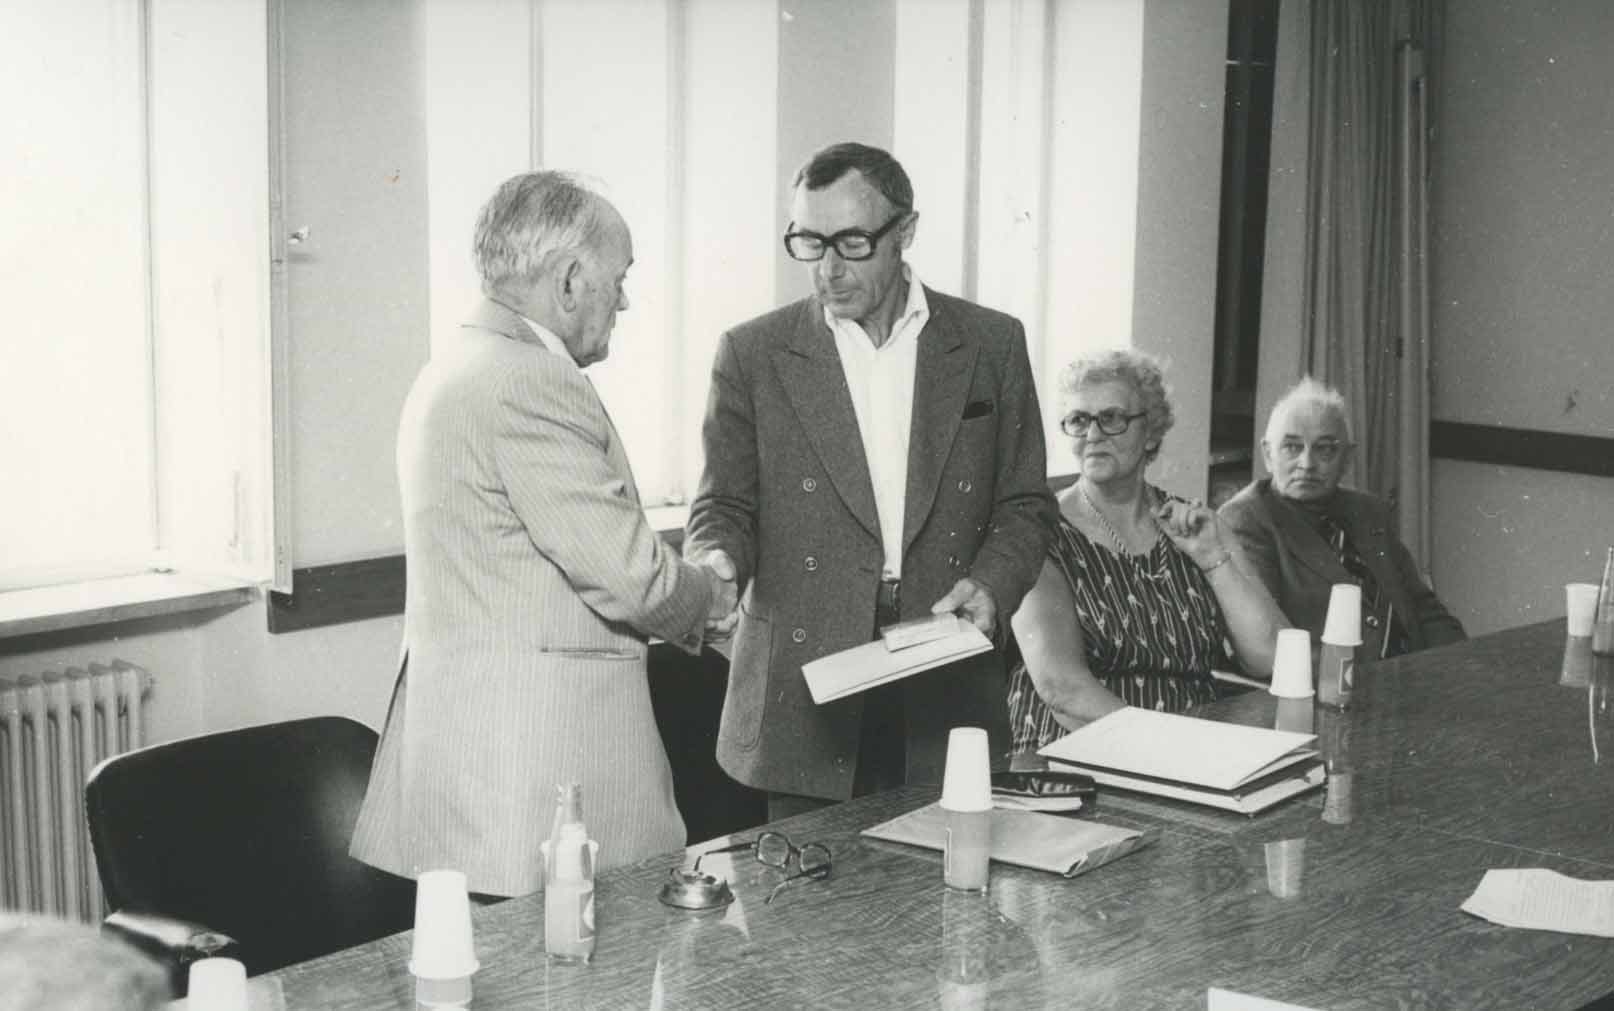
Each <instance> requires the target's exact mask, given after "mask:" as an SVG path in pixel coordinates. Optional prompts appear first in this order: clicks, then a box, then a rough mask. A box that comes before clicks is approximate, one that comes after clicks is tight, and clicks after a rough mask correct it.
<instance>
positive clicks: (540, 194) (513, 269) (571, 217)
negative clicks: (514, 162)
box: [471, 171, 608, 295]
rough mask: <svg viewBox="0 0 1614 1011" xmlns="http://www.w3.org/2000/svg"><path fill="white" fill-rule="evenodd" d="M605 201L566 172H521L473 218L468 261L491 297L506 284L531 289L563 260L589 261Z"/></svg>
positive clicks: (602, 220)
mask: <svg viewBox="0 0 1614 1011" xmlns="http://www.w3.org/2000/svg"><path fill="white" fill-rule="evenodd" d="M607 206H608V204H607V203H606V200H605V198H604V197H603V196H601V195H600V194H599V193H598V192H597V191H596V190H595V189H594V188H593V187H591V186H590V185H588V184H587V183H586V182H584V181H583V180H582V179H581V178H580V177H578V176H575V175H573V174H571V173H569V172H555V171H543V172H524V173H522V174H521V175H518V176H513V177H511V178H509V179H506V180H505V181H504V183H503V184H501V185H500V186H499V188H498V189H497V190H496V191H494V194H493V196H492V197H491V198H489V199H488V202H487V203H486V204H484V205H483V207H482V212H481V213H480V214H478V215H477V218H476V234H475V238H474V239H473V240H472V243H471V249H472V257H473V258H474V259H475V261H476V272H477V274H478V275H480V276H481V278H482V291H483V293H485V294H488V295H491V294H493V293H495V292H497V291H499V290H500V289H502V288H504V287H506V286H507V285H508V284H510V283H511V282H516V283H519V284H522V285H530V284H534V283H536V282H537V281H538V279H539V278H541V277H543V276H544V275H545V274H546V273H547V272H548V271H549V270H550V268H551V267H553V266H554V264H555V261H556V260H558V259H561V258H563V257H569V256H581V257H591V256H592V255H593V251H594V249H595V248H596V245H597V243H598V242H599V239H600V234H601V232H602V230H603V228H604V225H605V221H606V215H605V214H604V213H603V212H604V209H605V208H606V207H607Z"/></svg>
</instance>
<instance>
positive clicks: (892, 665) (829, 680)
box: [801, 618, 992, 705]
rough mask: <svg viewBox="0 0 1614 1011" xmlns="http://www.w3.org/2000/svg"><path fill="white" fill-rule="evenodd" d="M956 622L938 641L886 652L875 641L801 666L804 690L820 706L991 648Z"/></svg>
mask: <svg viewBox="0 0 1614 1011" xmlns="http://www.w3.org/2000/svg"><path fill="white" fill-rule="evenodd" d="M956 620H957V622H958V625H957V628H956V629H955V630H954V631H953V632H952V634H950V635H947V636H943V637H942V638H940V639H932V640H930V641H929V642H922V643H919V644H918V645H915V646H909V647H907V648H905V649H898V650H889V649H886V646H885V643H884V642H882V641H881V640H879V639H875V640H874V641H872V642H866V643H864V644H862V645H861V646H853V647H852V648H851V649H843V650H841V651H840V652H839V653H831V654H830V655H829V656H821V657H819V658H818V659H817V660H812V661H809V662H807V663H805V664H802V667H801V673H802V676H803V677H805V678H806V679H807V690H808V692H810V693H811V694H812V697H813V701H814V702H816V703H818V704H819V705H823V704H824V703H825V702H833V701H835V700H836V699H840V698H845V697H846V696H848V695H854V694H856V693H858V692H861V691H865V690H867V689H869V688H873V687H874V686H875V685H883V684H886V683H887V682H890V681H895V680H897V679H898V678H905V677H907V676H909V675H910V674H918V673H919V672H920V671H927V670H930V669H931V668H932V667H940V666H941V665H942V664H945V663H952V662H953V661H954V660H962V659H963V658H964V657H967V656H974V655H975V654H977V653H985V652H986V651H987V650H989V649H991V648H992V643H991V641H990V640H989V639H987V637H986V636H984V635H982V634H981V631H980V629H978V628H976V627H975V626H974V625H972V624H971V623H969V622H967V621H964V620H963V619H962V618H959V619H956Z"/></svg>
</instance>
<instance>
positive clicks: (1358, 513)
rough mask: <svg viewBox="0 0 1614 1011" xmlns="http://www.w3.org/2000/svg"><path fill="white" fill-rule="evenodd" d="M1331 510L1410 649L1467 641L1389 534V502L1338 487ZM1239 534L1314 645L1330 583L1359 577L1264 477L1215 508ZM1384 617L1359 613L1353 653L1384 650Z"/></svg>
mask: <svg viewBox="0 0 1614 1011" xmlns="http://www.w3.org/2000/svg"><path fill="white" fill-rule="evenodd" d="M1334 494H1335V495H1336V496H1337V499H1336V501H1335V502H1334V503H1333V504H1332V506H1331V511H1332V512H1333V513H1334V514H1335V515H1337V516H1338V517H1339V518H1340V519H1341V521H1342V522H1343V523H1344V524H1345V527H1346V530H1347V532H1348V533H1349V534H1350V537H1351V543H1353V544H1354V545H1355V546H1356V550H1357V551H1358V552H1359V553H1360V554H1361V556H1362V559H1363V561H1365V562H1366V563H1367V566H1368V568H1370V569H1371V570H1372V571H1373V576H1374V578H1375V579H1377V580H1378V582H1379V587H1380V588H1381V589H1382V590H1383V592H1384V595H1385V597H1386V598H1387V599H1388V600H1389V602H1390V604H1391V605H1392V606H1393V607H1394V608H1395V613H1396V614H1397V615H1399V617H1400V622H1401V627H1402V628H1403V629H1405V630H1406V633H1407V648H1408V650H1409V651H1411V650H1420V649H1427V648H1429V647H1430V646H1440V645H1443V644H1445V643H1448V642H1456V641H1458V640H1459V639H1462V638H1465V636H1464V633H1463V626H1462V623H1461V622H1459V621H1458V620H1457V619H1456V618H1454V617H1452V616H1451V614H1450V613H1449V612H1448V611H1447V610H1446V607H1445V605H1444V604H1442V603H1441V602H1440V598H1439V597H1436V596H1435V591H1433V590H1431V589H1430V588H1429V587H1428V586H1427V585H1425V584H1424V581H1423V579H1422V578H1421V577H1420V576H1419V575H1418V566H1417V563H1416V562H1414V561H1413V559H1412V553H1411V552H1409V551H1408V550H1407V548H1406V545H1404V544H1402V543H1401V541H1400V539H1399V538H1397V537H1396V536H1395V534H1394V533H1392V532H1391V528H1390V527H1391V524H1390V510H1389V507H1388V505H1387V504H1386V503H1384V502H1383V501H1381V500H1380V499H1377V498H1375V497H1374V496H1372V495H1368V494H1366V493H1364V492H1359V491H1352V490H1351V489H1349V488H1341V489H1339V490H1338V491H1336V492H1335V493H1334ZM1218 514H1219V515H1220V516H1221V519H1222V522H1223V523H1224V524H1225V525H1226V526H1227V528H1228V529H1229V530H1231V531H1232V532H1233V535H1234V536H1235V537H1237V538H1238V542H1239V545H1240V547H1242V548H1243V549H1244V554H1245V556H1246V557H1247V558H1248V559H1249V561H1250V562H1251V563H1252V564H1253V565H1254V566H1255V570H1256V571H1257V572H1258V573H1260V575H1261V580H1262V582H1264V583H1266V587H1267V590H1268V591H1270V592H1271V593H1272V597H1273V599H1274V600H1276V601H1277V602H1278V606H1279V607H1280V608H1282V609H1283V613H1284V614H1285V615H1286V616H1288V618H1289V621H1290V622H1292V623H1293V624H1294V627H1296V628H1303V629H1306V630H1307V631H1309V632H1310V633H1311V639H1312V643H1313V644H1315V643H1316V642H1317V641H1318V639H1319V638H1320V637H1321V636H1322V633H1323V624H1324V622H1325V621H1326V620H1327V618H1328V598H1329V596H1330V594H1331V593H1332V592H1333V586H1334V584H1335V583H1354V582H1356V579H1355V577H1353V576H1352V575H1351V574H1350V573H1349V572H1348V571H1346V569H1345V566H1343V565H1341V564H1340V561H1339V556H1337V555H1335V554H1334V549H1333V548H1332V547H1330V546H1329V544H1328V542H1327V541H1325V540H1324V539H1323V536H1322V534H1320V533H1319V532H1318V531H1317V528H1316V527H1314V526H1313V525H1312V524H1311V522H1310V521H1309V520H1308V519H1307V517H1306V516H1305V515H1303V514H1302V512H1301V509H1300V507H1299V506H1296V505H1294V504H1292V503H1290V502H1289V501H1288V500H1286V499H1285V498H1284V497H1283V496H1282V495H1279V494H1278V493H1277V492H1275V491H1273V490H1272V480H1271V479H1270V478H1262V479H1261V480H1260V481H1256V482H1254V483H1253V484H1250V485H1248V486H1246V487H1245V488H1244V489H1243V490H1242V491H1240V492H1239V493H1238V494H1237V495H1235V496H1233V497H1232V498H1231V499H1229V500H1228V501H1227V502H1226V503H1224V504H1223V506H1222V508H1221V509H1220V510H1219V511H1218ZM1385 631H1386V630H1385V628H1384V622H1383V620H1382V618H1380V617H1378V616H1374V615H1370V614H1368V613H1366V609H1365V608H1364V613H1363V614H1362V645H1361V647H1360V649H1359V651H1358V655H1360V656H1361V658H1362V659H1363V660H1376V659H1378V658H1379V657H1381V656H1383V655H1384V652H1385V643H1384V636H1385Z"/></svg>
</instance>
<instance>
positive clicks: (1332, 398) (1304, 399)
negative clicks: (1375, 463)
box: [1263, 376, 1353, 445]
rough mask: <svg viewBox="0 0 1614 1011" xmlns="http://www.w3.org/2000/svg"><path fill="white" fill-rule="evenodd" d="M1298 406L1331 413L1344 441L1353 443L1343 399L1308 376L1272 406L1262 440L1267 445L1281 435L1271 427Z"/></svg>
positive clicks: (1347, 410) (1336, 392)
mask: <svg viewBox="0 0 1614 1011" xmlns="http://www.w3.org/2000/svg"><path fill="white" fill-rule="evenodd" d="M1300 406H1308V407H1317V408H1320V409H1322V410H1324V411H1328V412H1332V413H1333V415H1334V416H1335V417H1337V418H1338V419H1339V424H1340V427H1341V428H1342V429H1344V430H1345V441H1346V442H1351V441H1353V440H1352V438H1351V412H1350V409H1349V408H1347V407H1346V406H1345V397H1344V396H1343V395H1342V394H1341V393H1340V392H1339V391H1338V390H1336V389H1334V388H1333V387H1332V386H1329V385H1328V384H1326V383H1320V382H1318V381H1317V380H1315V379H1313V378H1312V377H1310V376H1303V377H1301V380H1300V382H1298V383H1296V384H1294V385H1293V386H1291V387H1289V391H1288V392H1287V393H1285V394H1284V395H1283V396H1281V397H1279V398H1278V402H1277V403H1275V404H1273V405H1272V413H1271V414H1268V415H1267V430H1266V435H1265V436H1264V437H1263V438H1264V439H1265V441H1266V442H1267V443H1268V444H1269V445H1272V444H1275V443H1276V440H1277V438H1280V437H1281V436H1282V434H1283V433H1281V432H1279V433H1276V434H1274V432H1273V426H1275V425H1276V424H1277V423H1278V419H1279V418H1281V417H1283V416H1285V415H1286V414H1288V413H1289V411H1290V410H1292V409H1294V408H1296V407H1300Z"/></svg>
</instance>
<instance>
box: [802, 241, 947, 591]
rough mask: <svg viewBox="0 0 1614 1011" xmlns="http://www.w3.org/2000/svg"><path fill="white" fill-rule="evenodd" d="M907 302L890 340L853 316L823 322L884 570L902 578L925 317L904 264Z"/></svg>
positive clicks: (920, 289)
mask: <svg viewBox="0 0 1614 1011" xmlns="http://www.w3.org/2000/svg"><path fill="white" fill-rule="evenodd" d="M902 272H903V276H904V277H905V278H906V279H907V281H908V304H907V305H906V307H904V308H903V310H902V315H901V316H899V317H897V320H896V322H895V324H893V325H892V327H891V336H890V338H889V339H888V340H887V341H886V342H885V343H884V344H883V345H881V346H880V347H875V346H874V341H873V340H872V339H870V337H869V335H868V333H867V332H866V331H865V330H864V329H863V327H862V326H861V325H860V324H858V323H857V322H856V321H855V320H850V319H840V318H837V317H835V316H832V315H830V313H829V310H827V309H826V310H824V322H825V323H827V324H829V328H830V331H831V332H832V333H834V335H835V349H836V350H837V351H838V352H840V356H841V368H842V370H844V371H845V373H846V386H847V388H848V389H849V390H851V393H852V410H853V412H854V413H855V414H856V415H857V428H858V432H859V434H861V435H862V436H863V456H864V458H865V459H867V460H868V463H869V479H870V480H871V481H872V482H873V483H874V506H875V510H876V512H877V513H878V514H879V517H880V544H881V546H882V547H884V548H885V566H884V570H883V574H884V576H885V577H886V578H887V579H898V578H901V576H902V515H903V506H904V504H905V502H906V500H907V495H908V439H909V435H910V434H911V432H912V431H913V384H914V371H915V369H916V368H917V366H918V362H919V331H921V330H923V329H924V328H925V323H926V321H928V320H929V319H930V303H929V302H927V301H925V288H924V285H922V284H920V283H919V279H918V278H916V277H915V276H914V273H913V268H912V267H908V266H906V265H905V266H904V267H903V268H902Z"/></svg>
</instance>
